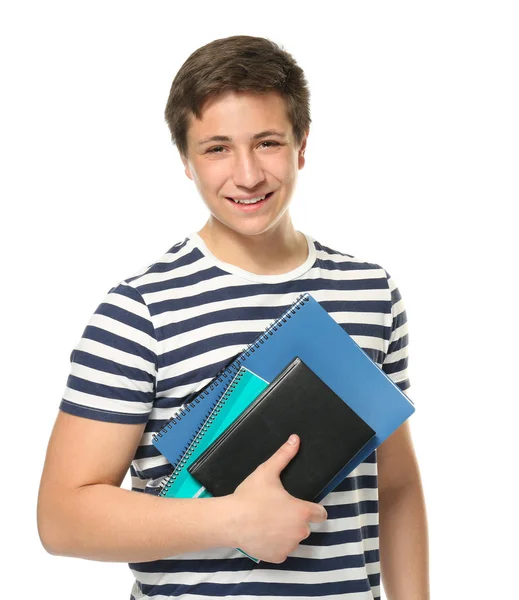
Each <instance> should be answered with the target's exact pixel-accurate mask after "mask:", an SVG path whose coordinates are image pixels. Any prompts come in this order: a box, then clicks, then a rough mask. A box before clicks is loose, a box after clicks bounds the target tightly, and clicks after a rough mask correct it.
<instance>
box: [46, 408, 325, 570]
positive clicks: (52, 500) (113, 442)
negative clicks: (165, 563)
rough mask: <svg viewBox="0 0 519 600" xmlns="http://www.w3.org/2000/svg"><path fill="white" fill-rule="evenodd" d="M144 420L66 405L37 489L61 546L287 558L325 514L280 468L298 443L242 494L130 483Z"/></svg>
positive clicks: (96, 551) (97, 551)
mask: <svg viewBox="0 0 519 600" xmlns="http://www.w3.org/2000/svg"><path fill="white" fill-rule="evenodd" d="M143 429H144V425H122V424H115V423H106V422H102V421H95V420H92V419H85V418H82V417H76V416H73V415H70V414H67V413H64V412H60V413H59V415H58V418H57V421H56V424H55V427H54V431H53V433H52V436H51V440H50V443H49V447H48V451H47V457H46V461H45V466H44V470H43V475H42V479H41V484H40V493H39V498H38V530H39V534H40V538H41V541H42V543H43V545H44V547H45V548H46V550H47V551H49V552H50V553H52V554H60V555H66V556H76V557H82V558H88V559H92V560H103V561H121V562H146V561H151V560H158V559H163V558H166V557H169V556H174V555H176V554H181V553H184V552H194V551H198V550H203V549H207V548H212V547H229V548H236V547H240V548H244V549H245V550H246V551H249V552H250V553H251V554H252V555H253V556H257V557H258V558H260V559H262V560H268V561H270V562H282V561H283V560H284V559H285V558H286V555H287V554H288V553H289V552H290V551H292V550H293V548H295V547H296V546H297V545H298V544H299V542H300V541H301V539H303V538H305V537H307V536H308V535H309V528H308V521H313V522H319V521H322V520H324V519H325V518H326V514H325V513H326V511H325V510H324V509H323V507H321V506H320V505H319V504H312V503H310V502H304V501H302V500H298V499H296V498H293V497H292V496H290V495H289V494H288V493H287V492H286V491H285V490H284V489H283V486H282V485H281V482H280V481H279V473H280V472H281V470H282V469H283V468H284V467H285V466H286V464H288V461H289V460H290V459H291V458H292V457H293V456H294V455H295V453H296V452H297V447H293V446H289V445H288V444H284V445H283V446H282V447H281V448H280V450H278V452H277V453H276V454H274V455H273V457H271V459H269V460H270V465H271V466H270V467H269V468H266V467H265V465H266V464H267V463H264V465H261V466H260V467H259V468H258V469H257V470H256V471H255V472H254V473H252V474H251V475H250V476H249V477H248V478H247V479H246V480H245V482H243V483H242V484H241V485H240V486H239V488H238V489H237V490H236V492H235V493H234V494H231V495H229V496H224V497H222V498H197V499H176V498H159V497H156V496H151V495H147V494H143V493H140V492H134V491H129V490H125V489H121V488H120V487H119V486H120V485H121V482H122V481H123V479H124V475H125V474H126V472H127V470H128V467H129V465H130V462H131V460H132V458H133V456H134V453H135V450H136V448H137V446H138V443H139V440H140V438H141V435H142V432H143Z"/></svg>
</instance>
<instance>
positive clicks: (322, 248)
mask: <svg viewBox="0 0 519 600" xmlns="http://www.w3.org/2000/svg"><path fill="white" fill-rule="evenodd" d="M314 246H315V248H316V249H317V250H320V251H322V252H326V253H327V254H331V255H335V256H346V257H348V258H355V257H354V256H352V255H351V254H345V253H344V252H339V251H338V250H332V249H331V248H328V246H324V245H323V244H320V243H319V242H318V241H316V240H314Z"/></svg>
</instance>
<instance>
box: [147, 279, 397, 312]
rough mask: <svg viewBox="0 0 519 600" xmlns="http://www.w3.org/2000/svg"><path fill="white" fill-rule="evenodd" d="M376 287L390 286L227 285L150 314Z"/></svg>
mask: <svg viewBox="0 0 519 600" xmlns="http://www.w3.org/2000/svg"><path fill="white" fill-rule="evenodd" d="M372 289H381V290H382V289H387V281H386V280H385V279H355V280H354V281H349V280H345V281H342V280H338V281H335V280H330V279H296V280H295V281H286V282H283V283H270V284H268V287H267V286H265V284H263V285H261V284H257V283H256V284H249V285H242V286H233V287H226V288H223V289H217V290H210V291H207V292H202V293H200V294H196V295H193V296H190V297H185V298H175V299H171V300H162V301H159V302H154V303H150V305H149V308H150V313H151V315H152V316H155V315H160V314H162V313H165V312H168V311H175V310H182V309H187V308H193V307H201V306H204V305H206V304H212V303H214V302H223V301H227V302H228V301H230V300H240V299H244V298H252V297H254V296H261V295H264V294H269V295H270V294H274V295H277V294H279V295H283V294H291V293H297V294H302V293H304V292H309V293H311V292H314V291H320V292H322V291H330V290H337V291H349V290H353V291H359V290H372Z"/></svg>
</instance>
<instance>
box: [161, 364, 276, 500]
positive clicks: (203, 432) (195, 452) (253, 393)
mask: <svg viewBox="0 0 519 600" xmlns="http://www.w3.org/2000/svg"><path fill="white" fill-rule="evenodd" d="M267 385H268V384H267V382H266V381H264V380H263V379H261V378H260V377H258V376H257V375H255V374H254V373H252V372H251V371H249V370H248V369H245V368H244V367H241V369H240V370H239V371H238V373H237V374H236V377H235V378H234V379H233V381H232V382H231V384H230V385H229V387H228V388H227V390H226V391H225V393H224V394H223V396H222V397H221V398H220V399H219V401H218V403H217V404H216V406H215V407H214V409H213V410H212V411H211V414H210V415H209V417H208V418H207V419H206V421H205V422H204V423H203V425H202V427H201V429H200V431H199V432H198V434H197V435H196V436H195V439H194V440H193V442H192V443H191V444H190V446H189V448H188V449H187V451H186V452H185V453H184V454H183V455H182V457H181V459H180V461H179V463H178V465H177V466H176V468H175V469H174V471H173V473H172V474H171V475H170V476H169V477H168V478H167V479H166V481H165V482H164V485H163V487H162V490H161V491H160V494H159V496H163V497H165V498H210V497H211V496H212V494H210V493H209V492H208V491H207V490H206V489H205V488H204V487H203V486H202V485H201V484H200V483H199V482H198V481H197V480H196V479H195V478H194V477H193V475H191V473H190V472H189V471H188V467H189V466H190V465H191V464H192V463H194V462H195V460H196V459H197V458H198V457H199V456H200V455H201V454H202V453H203V452H204V451H205V450H206V448H208V447H209V446H210V445H211V444H212V443H213V442H214V440H216V439H217V438H218V437H219V436H220V435H221V434H222V433H223V432H224V431H225V430H226V429H227V428H228V427H229V425H231V424H232V423H233V422H234V421H235V420H236V419H237V418H238V417H239V416H240V414H241V413H242V412H243V411H244V410H245V409H246V408H248V407H249V406H250V405H251V404H252V402H253V401H254V400H255V399H256V398H257V397H258V396H259V395H260V394H261V392H263V390H264V389H265V388H266V387H267Z"/></svg>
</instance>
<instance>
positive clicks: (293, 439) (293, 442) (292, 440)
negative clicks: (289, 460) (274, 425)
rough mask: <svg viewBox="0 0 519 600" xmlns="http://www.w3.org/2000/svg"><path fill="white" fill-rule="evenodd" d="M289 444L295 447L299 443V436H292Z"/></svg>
mask: <svg viewBox="0 0 519 600" xmlns="http://www.w3.org/2000/svg"><path fill="white" fill-rule="evenodd" d="M288 443H289V444H290V445H291V446H295V445H296V443H297V435H294V434H292V435H291V436H290V437H289V438H288Z"/></svg>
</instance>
